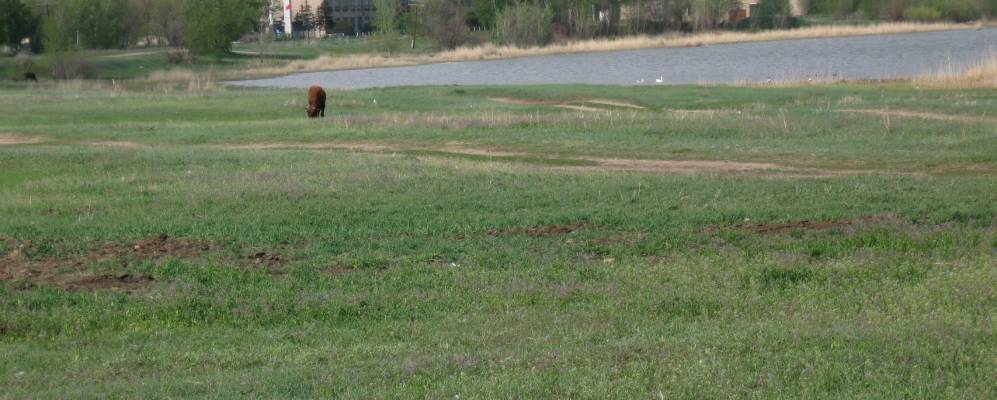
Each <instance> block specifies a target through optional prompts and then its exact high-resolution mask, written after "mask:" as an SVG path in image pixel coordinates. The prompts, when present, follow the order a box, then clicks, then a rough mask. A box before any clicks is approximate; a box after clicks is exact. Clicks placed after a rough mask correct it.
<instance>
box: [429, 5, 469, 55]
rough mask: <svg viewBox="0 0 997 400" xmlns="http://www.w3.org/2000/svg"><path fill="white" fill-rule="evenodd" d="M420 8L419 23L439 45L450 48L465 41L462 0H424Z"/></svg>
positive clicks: (466, 33) (464, 17) (465, 16)
mask: <svg viewBox="0 0 997 400" xmlns="http://www.w3.org/2000/svg"><path fill="white" fill-rule="evenodd" d="M422 8H423V11H421V12H420V16H421V17H422V22H421V23H420V25H422V26H423V27H425V29H426V34H427V35H428V36H429V37H430V38H431V39H433V40H434V41H436V43H438V44H439V45H440V46H441V47H444V48H447V49H452V48H455V47H457V46H460V45H462V44H464V42H466V41H467V36H468V29H467V23H466V19H467V11H465V10H464V5H463V1H455V0H424V1H423V7H422Z"/></svg>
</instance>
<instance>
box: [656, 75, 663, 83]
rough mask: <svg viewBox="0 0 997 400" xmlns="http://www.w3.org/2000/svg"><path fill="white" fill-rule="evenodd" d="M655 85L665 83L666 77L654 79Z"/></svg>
mask: <svg viewBox="0 0 997 400" xmlns="http://www.w3.org/2000/svg"><path fill="white" fill-rule="evenodd" d="M654 83H665V77H663V76H662V77H658V78H655V79H654Z"/></svg>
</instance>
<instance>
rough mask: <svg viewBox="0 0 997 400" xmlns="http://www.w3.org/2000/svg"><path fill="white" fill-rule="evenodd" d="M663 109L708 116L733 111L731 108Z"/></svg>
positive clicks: (677, 112) (685, 114)
mask: <svg viewBox="0 0 997 400" xmlns="http://www.w3.org/2000/svg"><path fill="white" fill-rule="evenodd" d="M662 111H664V112H669V113H672V114H678V115H683V116H707V117H712V116H715V115H719V114H729V113H731V112H733V111H731V110H717V109H698V110H687V109H678V108H663V109H662Z"/></svg>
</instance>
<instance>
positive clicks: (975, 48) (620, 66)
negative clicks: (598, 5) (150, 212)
mask: <svg viewBox="0 0 997 400" xmlns="http://www.w3.org/2000/svg"><path fill="white" fill-rule="evenodd" d="M994 53H997V29H984V30H980V31H974V30H963V31H948V32H932V33H911V34H898V35H877V36H854V37H841V38H827V39H800V40H783V41H771V42H754V43H740V44H725V45H712V46H704V47H691V48H661V49H644V50H628V51H618V52H605V53H584V54H566V55H552V56H539V57H525V58H516V59H506V60H492V61H468V62H454V63H445V64H429V65H419V66H412V67H393V68H370V69H358V70H346V71H327V72H310V73H301V74H293V75H288V76H283V77H277V78H270V79H257V80H246V81H233V82H228V84H231V85H236V86H262V87H285V88H306V87H308V86H311V85H321V86H323V87H327V88H335V89H360V88H370V87H386V86H419V85H535V84H612V85H637V84H641V83H638V81H639V80H643V83H642V84H655V80H656V79H662V80H663V83H665V84H695V83H738V82H766V81H768V80H770V79H771V80H773V81H779V80H806V79H807V78H811V77H814V78H817V79H820V78H832V79H837V78H841V79H886V78H901V77H910V76H916V75H921V74H928V73H932V72H936V71H939V70H940V69H943V68H955V69H957V70H958V69H963V68H965V67H966V65H968V64H970V63H972V62H975V61H978V60H980V59H982V58H983V57H986V56H988V55H990V54H994Z"/></svg>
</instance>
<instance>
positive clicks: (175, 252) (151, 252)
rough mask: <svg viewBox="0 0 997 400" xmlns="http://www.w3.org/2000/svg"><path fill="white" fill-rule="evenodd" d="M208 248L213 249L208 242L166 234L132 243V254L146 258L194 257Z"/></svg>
mask: <svg viewBox="0 0 997 400" xmlns="http://www.w3.org/2000/svg"><path fill="white" fill-rule="evenodd" d="M208 250H211V245H209V244H208V243H207V242H203V241H200V240H194V239H175V238H171V237H169V236H168V235H165V234H162V235H158V236H155V237H151V238H148V239H142V240H139V241H136V242H135V243H134V244H132V254H135V255H137V256H140V257H145V258H155V257H174V258H194V257H198V256H200V255H201V253H202V252H204V251H208Z"/></svg>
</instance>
